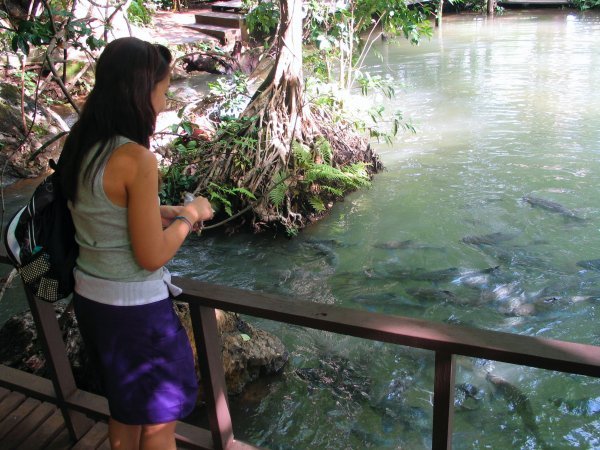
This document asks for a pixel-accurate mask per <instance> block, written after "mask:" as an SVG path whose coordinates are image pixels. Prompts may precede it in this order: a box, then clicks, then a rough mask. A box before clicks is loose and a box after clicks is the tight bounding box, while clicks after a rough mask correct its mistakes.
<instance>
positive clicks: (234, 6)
mask: <svg viewBox="0 0 600 450" xmlns="http://www.w3.org/2000/svg"><path fill="white" fill-rule="evenodd" d="M211 8H212V10H213V11H228V10H230V11H241V10H242V9H243V7H242V1H241V0H232V1H228V2H215V3H213V4H212V5H211Z"/></svg>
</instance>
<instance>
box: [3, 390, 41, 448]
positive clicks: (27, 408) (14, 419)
mask: <svg viewBox="0 0 600 450" xmlns="http://www.w3.org/2000/svg"><path fill="white" fill-rule="evenodd" d="M40 404H41V402H40V401H39V400H36V399H34V398H27V399H25V401H24V402H23V403H21V404H20V405H19V407H18V408H17V409H15V410H14V411H13V412H12V413H10V414H9V415H8V416H7V417H5V418H4V420H2V421H1V422H0V442H1V441H2V438H3V437H4V436H6V435H7V434H8V433H9V432H10V431H11V430H12V429H13V428H15V426H16V425H18V424H19V423H20V422H21V421H22V420H23V419H24V418H25V417H27V415H29V413H31V412H32V411H33V410H34V409H35V408H37V407H38V406H39V405H40Z"/></svg>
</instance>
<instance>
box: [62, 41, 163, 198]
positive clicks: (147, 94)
mask: <svg viewBox="0 0 600 450" xmlns="http://www.w3.org/2000/svg"><path fill="white" fill-rule="evenodd" d="M171 61H172V56H171V52H169V50H168V49H167V48H166V47H164V46H162V45H158V44H150V43H148V42H145V41H142V40H140V39H137V38H134V37H126V38H120V39H116V40H114V41H112V42H111V43H109V44H108V45H107V46H106V48H105V49H104V51H103V52H102V54H101V55H100V58H99V59H98V62H97V64H96V82H95V85H94V88H93V89H92V91H91V92H90V94H89V96H88V98H87V100H86V102H85V105H84V107H83V111H82V112H81V116H80V117H79V120H78V121H77V122H76V123H75V125H73V127H72V129H71V132H70V133H69V136H68V137H67V140H66V142H65V145H64V147H63V150H62V153H61V155H60V159H59V162H58V172H59V177H60V181H61V187H62V190H63V193H64V195H65V196H66V197H67V198H68V199H69V200H71V201H75V199H76V197H77V178H78V174H79V173H80V172H82V171H84V177H85V180H87V181H89V182H90V183H91V182H92V179H93V177H92V173H93V174H94V175H95V174H96V173H97V172H98V170H99V168H100V166H101V163H102V162H103V161H105V160H106V159H107V158H108V157H109V156H110V154H109V152H108V151H107V149H108V148H109V145H108V144H109V143H110V141H111V140H112V139H114V138H115V137H116V136H124V137H126V138H129V139H131V140H132V141H134V142H137V143H138V144H140V145H143V146H145V147H149V145H150V136H152V134H153V133H154V126H155V123H156V115H157V112H156V111H154V109H153V107H152V101H151V93H152V90H153V89H154V87H155V86H156V85H157V84H158V83H159V82H160V81H162V80H164V79H165V78H166V77H167V76H168V74H169V70H170V69H169V65H170V64H171ZM96 144H99V145H98V147H97V151H96V152H95V154H94V156H93V157H92V159H91V162H90V164H89V165H88V166H87V167H82V165H83V161H84V158H85V157H86V156H87V154H88V153H89V152H90V151H91V150H92V148H94V146H95V145H96Z"/></svg>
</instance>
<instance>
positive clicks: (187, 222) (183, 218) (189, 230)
mask: <svg viewBox="0 0 600 450" xmlns="http://www.w3.org/2000/svg"><path fill="white" fill-rule="evenodd" d="M176 220H183V221H184V222H185V224H186V225H187V226H188V236H189V234H190V233H191V232H192V229H193V228H194V225H192V222H190V219H188V218H187V217H185V216H176V217H174V218H173V222H175V221H176Z"/></svg>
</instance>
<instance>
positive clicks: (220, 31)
mask: <svg viewBox="0 0 600 450" xmlns="http://www.w3.org/2000/svg"><path fill="white" fill-rule="evenodd" d="M185 27H186V28H190V29H192V30H196V31H199V32H200V33H204V34H208V35H209V36H213V37H216V38H217V39H219V41H221V44H223V45H228V44H232V43H234V42H235V41H239V40H240V39H241V37H242V32H241V31H240V29H239V28H229V27H219V26H217V25H204V24H197V23H193V24H189V25H185Z"/></svg>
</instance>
